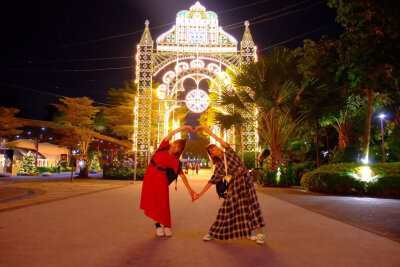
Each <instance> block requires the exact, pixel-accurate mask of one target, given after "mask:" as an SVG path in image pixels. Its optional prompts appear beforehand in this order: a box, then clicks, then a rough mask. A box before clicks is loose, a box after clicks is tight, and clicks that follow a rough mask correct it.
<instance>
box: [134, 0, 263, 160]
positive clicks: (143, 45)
mask: <svg viewBox="0 0 400 267" xmlns="http://www.w3.org/2000/svg"><path fill="white" fill-rule="evenodd" d="M145 25H146V27H145V30H144V32H143V34H142V37H141V40H140V42H139V44H138V45H137V54H136V63H137V65H136V83H137V85H138V95H137V97H136V107H135V122H134V128H135V131H134V136H133V143H134V150H135V151H136V152H137V155H138V158H139V161H142V162H146V159H147V162H148V161H149V159H150V140H151V117H152V114H151V103H152V86H153V83H154V82H158V83H160V86H159V87H158V88H157V97H158V98H159V99H160V101H159V103H160V104H159V114H157V115H158V116H159V118H161V121H159V123H158V128H159V131H158V133H159V136H158V138H157V139H158V141H160V139H161V138H163V137H164V136H165V134H166V131H167V130H168V125H166V122H167V121H168V119H167V117H166V116H167V115H168V113H170V112H171V111H173V110H174V109H175V108H174V109H172V108H173V107H176V106H181V105H183V104H186V102H185V100H181V99H177V97H176V96H177V93H178V92H180V91H182V90H185V89H184V88H183V86H182V85H183V81H184V80H185V79H187V78H192V79H194V80H195V81H196V83H197V86H198V85H199V83H200V82H201V81H202V80H203V79H208V80H210V81H211V83H212V84H213V85H214V86H213V88H218V90H219V89H220V87H221V86H220V84H219V83H224V84H225V85H228V84H229V83H230V77H229V75H228V74H227V73H226V71H227V70H229V71H230V72H233V73H235V72H236V69H237V68H239V67H240V66H241V65H242V64H247V63H249V62H251V61H253V60H257V55H256V46H255V45H254V42H253V39H252V36H251V34H250V30H249V23H248V22H246V23H245V31H244V35H243V38H242V41H241V42H240V44H239V42H238V41H237V40H236V39H235V38H234V37H233V36H232V35H230V34H229V33H227V32H225V31H224V30H223V29H222V27H220V26H219V23H218V15H217V14H216V13H215V12H212V11H207V10H206V8H205V7H204V6H202V5H201V4H200V3H199V2H196V3H195V4H194V5H192V6H191V7H190V9H189V10H182V11H180V12H178V13H177V17H176V24H175V25H173V26H172V28H171V29H170V30H168V31H166V32H165V33H163V34H161V35H160V36H159V37H158V38H157V39H156V41H155V43H154V41H153V39H152V37H151V34H150V30H149V22H148V21H146V23H145ZM217 77H218V79H217ZM197 89H201V88H197ZM216 93H218V92H216ZM202 95H203V97H204V98H206V96H205V95H204V94H203V93H202ZM194 98H196V97H194ZM199 101H200V100H199ZM210 107H211V108H219V109H222V110H223V108H222V107H218V106H217V105H214V104H213V105H210ZM154 115H155V114H153V116H154ZM168 116H169V115H168ZM244 134H245V138H246V140H247V141H246V144H245V151H255V150H256V146H257V143H256V139H257V138H256V125H255V123H253V124H252V125H249V126H248V127H247V130H246V131H245V133H244ZM230 136H231V137H227V141H228V142H230V143H232V142H233V140H234V138H233V136H232V134H231V135H230ZM157 145H158V144H157Z"/></svg>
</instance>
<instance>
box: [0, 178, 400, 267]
mask: <svg viewBox="0 0 400 267" xmlns="http://www.w3.org/2000/svg"><path fill="white" fill-rule="evenodd" d="M208 177H209V175H208V176H207V175H204V174H203V175H199V176H197V177H193V176H191V175H190V176H189V179H190V181H192V185H193V188H194V189H195V190H196V191H200V190H201V188H202V187H203V186H204V184H205V183H206V179H207V178H208ZM26 183H28V184H26ZM29 183H33V184H29ZM35 184H36V185H37V186H38V185H40V187H39V188H38V189H40V190H43V191H44V192H42V193H43V194H38V195H36V196H34V195H33V196H27V197H23V198H20V199H14V200H10V201H6V202H3V203H0V266H27V265H29V266H71V265H75V266H210V265H214V266H244V265H247V266H400V243H399V242H396V241H393V240H391V239H388V238H385V237H383V236H380V235H377V234H374V233H371V232H370V231H365V230H363V229H360V228H359V227H354V226H352V225H349V224H347V223H343V222H341V221H339V220H337V219H333V218H330V217H327V216H324V215H322V214H321V212H318V213H317V212H313V211H311V210H310V209H304V208H302V207H300V206H298V203H297V204H296V205H293V204H291V203H289V202H288V199H289V198H288V197H286V198H287V199H286V200H285V201H283V200H281V199H279V198H278V197H277V195H279V194H275V193H268V192H264V193H259V200H260V204H261V207H262V210H263V213H264V217H265V219H266V222H267V224H268V226H267V229H266V232H267V240H266V244H265V245H264V246H258V245H256V244H255V243H253V242H252V241H250V240H237V241H229V242H222V241H211V242H204V241H202V240H201V238H202V236H203V235H204V234H205V233H206V232H207V230H208V228H209V227H210V225H211V224H212V222H213V220H214V219H215V216H216V214H217V211H218V208H219V206H220V204H221V202H222V200H220V199H218V197H217V195H216V193H215V188H213V187H212V188H211V189H210V191H209V192H207V194H205V195H204V196H203V198H202V199H200V200H198V201H196V202H194V203H191V200H190V197H189V194H188V193H187V191H186V190H185V188H184V186H183V183H182V182H179V183H178V191H174V190H173V187H171V189H170V199H171V209H172V218H173V231H174V235H173V237H171V238H156V237H155V236H154V226H153V224H152V222H151V220H150V219H148V218H147V217H146V216H144V215H143V212H142V211H141V210H140V209H139V208H138V207H139V202H140V190H141V182H131V181H123V182H119V183H116V182H115V181H101V180H79V181H76V182H73V183H71V182H69V183H68V182H64V181H57V182H52V183H49V182H44V183H39V182H19V183H13V184H8V183H6V184H4V183H3V185H2V186H1V188H4V187H14V188H19V187H23V188H30V186H33V185H35ZM42 185H44V187H41V186H42ZM78 188H80V189H81V191H79V192H78ZM55 192H59V193H62V192H63V195H59V196H56V193H55ZM272 194H275V195H274V196H273V197H272ZM46 195H47V199H46V198H44V196H46ZM281 195H284V194H281ZM40 197H42V202H37V203H34V199H35V198H40ZM29 198H30V202H32V203H34V205H29V206H28V205H22V206H19V207H18V206H14V205H16V204H15V203H20V204H21V203H22V201H25V200H26V199H29ZM280 198H282V199H283V198H285V197H280ZM45 200H46V201H45ZM291 201H294V200H293V199H292V200H291ZM349 201H351V200H349ZM297 202H299V201H297ZM300 202H301V201H300ZM303 202H305V201H303ZM1 205H3V206H1ZM7 205H12V206H13V208H12V209H7V208H6V207H7ZM392 205H393V203H392ZM394 205H396V203H394ZM397 205H398V203H397ZM1 207H3V210H2V211H1Z"/></svg>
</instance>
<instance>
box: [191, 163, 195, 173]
mask: <svg viewBox="0 0 400 267" xmlns="http://www.w3.org/2000/svg"><path fill="white" fill-rule="evenodd" d="M190 168H191V169H192V174H194V171H195V168H196V166H195V163H194V162H192V163H191V165H190Z"/></svg>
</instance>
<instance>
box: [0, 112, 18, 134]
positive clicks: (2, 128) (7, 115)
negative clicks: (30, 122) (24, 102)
mask: <svg viewBox="0 0 400 267" xmlns="http://www.w3.org/2000/svg"><path fill="white" fill-rule="evenodd" d="M18 112H19V110H18V109H16V108H6V107H0V137H6V136H12V135H16V134H20V133H22V130H19V129H18V128H19V127H21V126H22V125H21V123H19V122H18V120H16V119H15V114H17V113H18Z"/></svg>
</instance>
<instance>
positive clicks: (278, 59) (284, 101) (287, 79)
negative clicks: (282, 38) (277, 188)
mask: <svg viewBox="0 0 400 267" xmlns="http://www.w3.org/2000/svg"><path fill="white" fill-rule="evenodd" d="M297 64H298V58H297V57H296V56H295V55H294V53H293V52H292V51H291V50H289V49H287V48H283V47H275V48H273V49H271V50H269V51H268V52H267V53H266V55H265V56H261V57H259V60H258V61H257V62H252V63H250V64H248V65H244V66H242V67H241V68H240V69H239V70H238V72H237V73H236V74H233V75H232V84H233V86H234V88H235V89H236V91H230V92H229V93H230V94H231V96H230V97H231V99H235V101H240V102H242V104H240V107H243V108H244V109H246V108H251V107H253V106H255V107H257V109H258V115H259V116H258V118H257V119H258V120H259V132H260V134H261V135H262V136H263V138H264V139H265V141H266V143H267V145H268V146H269V149H270V151H271V155H270V160H269V166H268V167H269V169H270V170H271V171H275V170H277V169H278V167H280V166H281V165H282V164H283V153H282V148H283V146H284V144H285V142H286V141H287V139H288V137H289V136H290V134H291V133H292V132H293V130H294V129H295V128H296V126H297V125H298V124H299V123H300V122H301V121H302V120H303V119H304V116H301V115H300V116H299V114H297V113H296V112H295V111H296V110H298V105H299V103H298V102H299V100H300V95H301V94H302V92H303V91H304V90H306V88H307V87H308V86H309V84H310V81H309V80H306V81H302V77H301V75H299V73H298V72H297V68H296V66H297ZM222 97H224V95H223V96H222ZM226 100H227V99H226ZM228 103H229V101H226V102H225V104H228ZM232 104H233V103H232ZM246 112H251V111H250V110H247V111H246Z"/></svg>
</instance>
